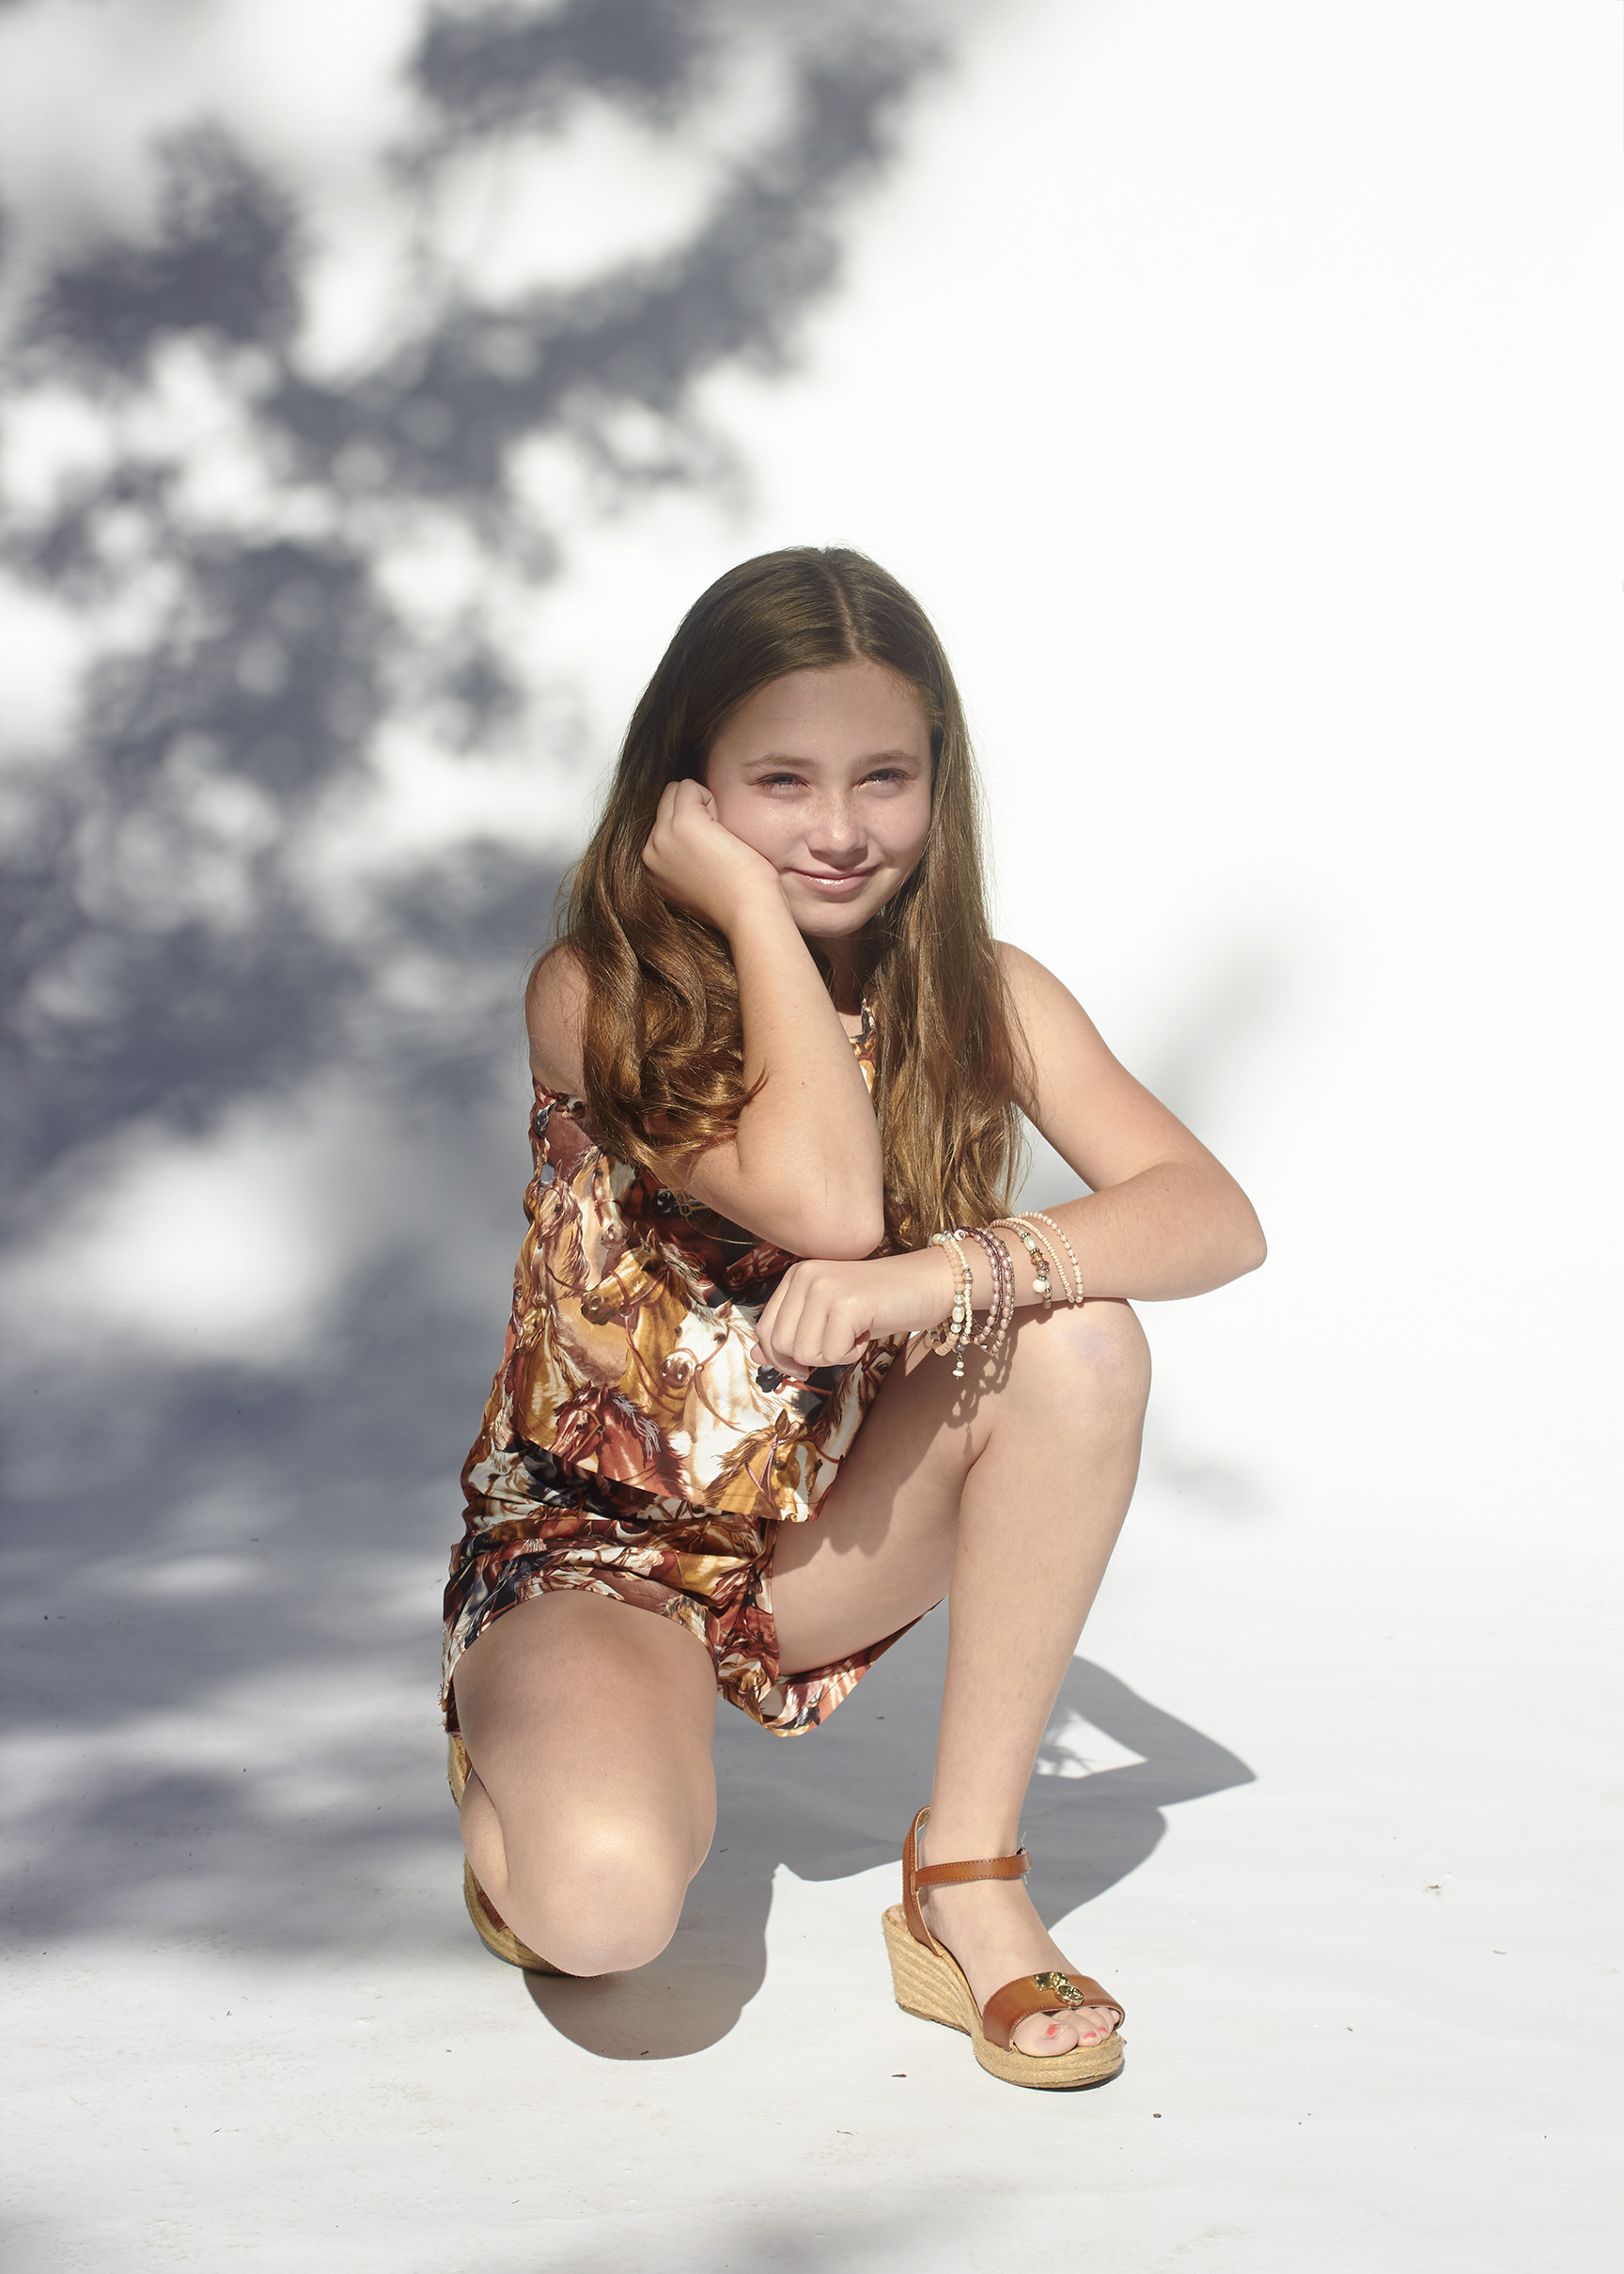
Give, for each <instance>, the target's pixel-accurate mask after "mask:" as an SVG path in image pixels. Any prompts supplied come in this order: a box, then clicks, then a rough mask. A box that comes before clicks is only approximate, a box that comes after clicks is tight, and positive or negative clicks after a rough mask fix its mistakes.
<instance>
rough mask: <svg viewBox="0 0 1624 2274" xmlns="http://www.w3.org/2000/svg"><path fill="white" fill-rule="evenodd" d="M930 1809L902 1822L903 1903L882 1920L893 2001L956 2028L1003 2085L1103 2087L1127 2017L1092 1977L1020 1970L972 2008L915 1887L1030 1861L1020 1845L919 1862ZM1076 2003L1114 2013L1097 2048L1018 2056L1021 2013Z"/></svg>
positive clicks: (1021, 1870)
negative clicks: (1015, 2040)
mask: <svg viewBox="0 0 1624 2274" xmlns="http://www.w3.org/2000/svg"><path fill="white" fill-rule="evenodd" d="M929 1813H930V1811H929V1809H928V1808H922V1809H921V1810H920V1811H919V1813H918V1814H917V1815H916V1816H915V1817H914V1821H913V1823H912V1824H911V1825H910V1826H909V1827H908V1839H907V1843H906V1844H905V1845H904V1847H903V1850H902V1901H901V1903H900V1904H899V1905H898V1904H893V1905H892V1906H891V1908H890V1909H889V1910H888V1911H887V1912H886V1913H885V1914H884V1917H883V1919H882V1921H881V1923H882V1926H883V1927H884V1929H885V1948H886V1950H887V1952H888V1953H890V1958H891V1983H892V1987H893V1988H894V1989H895V1991H896V1993H897V2002H898V2005H899V2006H900V2007H901V2008H902V2011H903V2012H904V2013H905V2014H914V2015H917V2017H918V2018H919V2019H920V2020H921V2021H940V2022H942V2023H944V2024H945V2027H946V2028H948V2029H950V2030H962V2031H963V2032H964V2034H965V2036H967V2037H968V2038H969V2040H970V2042H971V2045H972V2046H973V2047H975V2051H976V2060H977V2061H978V2062H980V2063H981V2066H982V2067H983V2068H984V2069H986V2070H987V2071H988V2072H989V2073H990V2074H991V2075H992V2076H993V2077H999V2078H1003V2080H1004V2082H1005V2083H1006V2084H1023V2085H1031V2086H1034V2087H1035V2088H1036V2089H1037V2090H1038V2091H1039V2092H1050V2093H1057V2092H1060V2093H1063V2092H1073V2091H1076V2090H1077V2089H1079V2088H1080V2087H1083V2086H1085V2085H1093V2084H1104V2083H1105V2082H1106V2081H1107V2080H1108V2079H1109V2078H1113V2077H1115V2076H1116V2072H1117V2070H1118V2069H1120V2067H1121V2066H1122V2061H1123V2048H1122V2040H1121V2038H1120V2036H1119V2035H1118V2034H1117V2031H1119V2030H1120V2028H1121V2026H1122V2023H1123V2021H1124V2019H1125V2018H1126V2015H1125V2012H1124V2009H1123V2006H1122V2002H1121V2000H1120V1999H1117V1998H1113V1997H1112V1995H1111V1993H1110V1992H1109V1991H1108V1990H1105V1989H1102V1988H1101V1985H1100V1984H1099V1983H1097V1982H1096V1981H1095V1980H1094V1979H1093V1977H1092V1975H1089V1974H1058V1973H1055V1974H1023V1975H1021V1976H1020V1977H1019V1979H1018V1980H1016V1981H1014V1982H1007V1983H1006V1984H1004V1987H1003V1988H1002V1989H1001V1990H995V1991H994V1992H993V1994H992V1997H991V1998H989V1999H988V2000H987V2005H986V2010H985V2011H984V2012H983V2011H982V2010H981V2009H980V2008H978V2007H977V2005H976V2000H975V1999H974V1998H973V1997H972V1996H971V1993H970V1984H968V1983H967V1982H966V1981H965V1979H964V1975H963V1972H962V1970H961V1968H960V1965H959V1961H958V1960H957V1959H956V1958H955V1957H954V1955H953V1953H952V1952H951V1951H947V1950H944V1948H943V1947H942V1945H941V1943H939V1942H938V1941H937V1939H936V1937H935V1936H934V1935H932V1934H931V1932H930V1929H929V1927H928V1926H927V1925H926V1923H925V1914H924V1912H923V1911H922V1910H921V1909H920V1907H919V1893H920V1890H921V1889H928V1888H932V1887H951V1886H961V1885H962V1884H963V1883H964V1882H965V1881H967V1880H971V1879H1023V1878H1024V1877H1025V1875H1026V1874H1027V1873H1028V1872H1029V1871H1030V1870H1031V1868H1032V1866H1031V1859H1030V1858H1029V1857H1028V1856H1027V1853H1026V1850H1025V1849H1024V1848H1021V1849H1018V1850H1017V1852H1016V1853H1015V1854H1014V1855H1013V1856H988V1857H984V1858H982V1859H981V1860H980V1861H979V1862H977V1863H930V1864H926V1865H923V1866H921V1864H920V1862H919V1831H920V1827H921V1826H922V1825H923V1824H924V1822H925V1819H926V1818H927V1817H928V1816H929ZM1078 2005H1102V2006H1109V2007H1110V2009H1111V2011H1112V2012H1113V2013H1114V2014H1115V2015H1116V2028H1114V2029H1113V2030H1112V2031H1111V2034H1110V2035H1109V2036H1108V2037H1102V2038H1101V2040H1100V2042H1099V2044H1098V2045H1079V2046H1074V2047H1072V2049H1071V2051H1070V2052H1069V2053H1047V2054H1045V2053H1023V2052H1021V2051H1020V2050H1019V2049H1018V2048H1017V2047H1015V2046H1013V2045H1012V2044H1011V2043H1010V2039H1011V2038H1012V2037H1013V2035H1014V2033H1015V2031H1016V2030H1017V2029H1018V2028H1019V2026H1020V2024H1021V2023H1022V2022H1023V2021H1024V2020H1025V2018H1026V2016H1027V2015H1028V2014H1063V2013H1064V2012H1065V2011H1066V2008H1067V2007H1068V2006H1078Z"/></svg>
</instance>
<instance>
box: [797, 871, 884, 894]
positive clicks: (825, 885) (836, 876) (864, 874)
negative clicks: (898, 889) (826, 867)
mask: <svg viewBox="0 0 1624 2274" xmlns="http://www.w3.org/2000/svg"><path fill="white" fill-rule="evenodd" d="M789 873H790V875H791V876H798V877H799V878H800V880H801V882H802V883H803V884H804V885H817V886H820V887H821V888H822V890H823V891H825V892H838V891H842V890H845V889H847V888H848V887H850V886H854V885H866V884H867V882H868V879H869V878H870V877H871V876H872V875H873V874H874V870H872V869H842V870H837V871H834V872H831V873H829V874H825V873H824V872H823V871H822V870H819V869H791V870H790V871H789Z"/></svg>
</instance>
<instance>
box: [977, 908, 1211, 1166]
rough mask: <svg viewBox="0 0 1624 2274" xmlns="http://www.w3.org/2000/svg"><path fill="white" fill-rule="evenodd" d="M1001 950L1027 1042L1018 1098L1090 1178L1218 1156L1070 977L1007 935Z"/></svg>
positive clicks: (1057, 1146)
mask: <svg viewBox="0 0 1624 2274" xmlns="http://www.w3.org/2000/svg"><path fill="white" fill-rule="evenodd" d="M998 955H999V960H1000V962H1001V964H1002V965H1003V968H1004V977H1005V983H1006V985H1007V987H1008V990H1009V1002H1010V1008H1011V1009H1012V1010H1013V1012H1014V1013H1015V1016H1016V1019H1017V1021H1018V1022H1019V1025H1020V1027H1021V1033H1022V1041H1023V1047H1024V1058H1025V1067H1024V1074H1025V1087H1026V1094H1025V1095H1024V1096H1023V1097H1021V1098H1019V1099H1018V1103H1019V1104H1020V1106H1022V1109H1023V1111H1024V1113H1025V1114H1026V1116H1027V1118H1028V1119H1029V1120H1030V1121H1033V1122H1034V1123H1035V1124H1036V1126H1037V1127H1038V1129H1040V1130H1041V1131H1042V1133H1043V1135H1044V1136H1045V1137H1047V1138H1048V1140H1049V1142H1050V1143H1051V1144H1052V1145H1053V1146H1054V1149H1055V1151H1056V1152H1057V1153H1059V1154H1060V1155H1061V1157H1062V1158H1063V1159H1064V1160H1066V1161H1069V1162H1070V1165H1071V1167H1072V1168H1075V1169H1076V1171H1077V1173H1078V1175H1079V1176H1080V1177H1081V1178H1082V1179H1083V1181H1084V1183H1085V1184H1088V1185H1090V1186H1092V1188H1093V1189H1094V1190H1095V1191H1096V1192H1098V1191H1100V1190H1101V1188H1102V1187H1103V1186H1105V1185H1107V1184H1122V1183H1123V1182H1125V1180H1126V1179H1127V1178H1129V1177H1131V1176H1134V1175H1136V1174H1137V1173H1138V1172H1139V1171H1140V1170H1141V1169H1142V1168H1148V1167H1150V1166H1151V1165H1153V1164H1154V1163H1156V1162H1158V1161H1172V1160H1193V1159H1201V1160H1206V1159H1209V1158H1210V1154H1208V1153H1207V1151H1206V1148H1205V1147H1204V1146H1203V1145H1202V1144H1201V1143H1200V1142H1199V1141H1198V1139H1197V1138H1195V1137H1193V1136H1192V1135H1191V1133H1190V1131H1189V1130H1188V1129H1186V1128H1185V1127H1184V1124H1183V1123H1182V1122H1181V1121H1179V1120H1178V1118H1177V1117H1176V1116H1175V1115H1174V1114H1172V1113H1169V1111H1168V1110H1167V1108H1166V1106H1163V1104H1162V1102H1161V1100H1160V1099H1159V1098H1156V1097H1154V1096H1152V1094H1151V1093H1150V1091H1149V1090H1147V1089H1146V1088H1145V1086H1144V1084H1143V1083H1141V1082H1137V1081H1135V1080H1134V1078H1133V1076H1132V1074H1130V1073H1129V1071H1128V1069H1127V1068H1126V1067H1125V1066H1124V1065H1123V1064H1122V1062H1121V1060H1120V1059H1118V1058H1116V1055H1115V1053H1114V1052H1113V1051H1112V1050H1111V1049H1110V1048H1109V1046H1108V1045H1107V1043H1106V1042H1105V1040H1104V1038H1103V1036H1102V1035H1101V1032H1100V1029H1099V1027H1096V1026H1095V1024H1094V1022H1093V1020H1092V1019H1091V1018H1090V1017H1089V1016H1088V1013H1087V1012H1086V1011H1085V1010H1084V1008H1083V1006H1082V1004H1081V1003H1080V1002H1079V1001H1078V1000H1077V997H1076V996H1074V995H1073V994H1072V992H1071V990H1070V987H1068V986H1067V985H1066V983H1065V981H1064V980H1058V979H1056V978H1055V976H1054V972H1053V971H1050V970H1048V969H1047V968H1046V967H1045V966H1044V965H1043V964H1040V963H1039V962H1038V959H1037V957H1036V956H1035V955H1028V954H1027V953H1026V952H1025V950H1024V949H1021V948H1011V947H1009V946H1007V944H1006V943H1005V942H1004V941H1002V940H1000V941H999V943H998Z"/></svg>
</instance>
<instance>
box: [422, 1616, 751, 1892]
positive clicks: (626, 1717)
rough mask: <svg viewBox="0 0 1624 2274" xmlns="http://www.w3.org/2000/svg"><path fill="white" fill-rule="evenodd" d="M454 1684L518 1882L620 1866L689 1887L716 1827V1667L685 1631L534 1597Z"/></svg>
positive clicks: (511, 1877)
mask: <svg viewBox="0 0 1624 2274" xmlns="http://www.w3.org/2000/svg"><path fill="white" fill-rule="evenodd" d="M454 1686H455V1690H456V1696H457V1717H458V1721H459V1724H460V1726H461V1732H462V1741H463V1743H464V1745H465V1746H466V1747H467V1749H468V1757H469V1759H470V1761H471V1762H472V1764H473V1766H474V1770H475V1773H476V1777H477V1779H478V1780H479V1783H480V1785H481V1786H482V1788H483V1790H484V1792H485V1794H486V1795H487V1796H489V1799H490V1802H491V1804H492V1807H493V1808H494V1811H495V1814H496V1817H497V1820H498V1822H499V1824H500V1827H501V1842H502V1848H503V1858H502V1863H503V1875H504V1876H505V1877H506V1878H507V1880H508V1881H509V1882H510V1883H512V1882H515V1881H517V1882H521V1883H523V1882H524V1881H526V1880H530V1879H541V1880H544V1881H546V1882H547V1883H548V1884H550V1885H552V1886H554V1887H556V1886H557V1885H558V1884H559V1878H560V1874H563V1875H565V1876H568V1875H570V1874H571V1873H572V1872H575V1871H578V1870H579V1869H580V1868H581V1866H582V1862H583V1859H584V1858H598V1859H600V1862H601V1864H602V1865H604V1866H610V1865H612V1864H613V1862H614V1860H615V1858H617V1857H619V1858H623V1859H624V1861H625V1863H626V1864H627V1866H628V1867H629V1868H631V1869H632V1870H633V1871H636V1870H638V1868H639V1867H641V1868H642V1869H644V1870H647V1869H648V1867H653V1868H654V1869H655V1871H656V1873H657V1874H664V1875H665V1876H667V1877H675V1878H676V1879H677V1880H678V1882H679V1885H680V1886H686V1884H687V1882H688V1880H689V1879H690V1878H692V1876H693V1874H695V1872H696V1871H697V1870H698V1868H699V1866H700V1864H701V1863H702V1862H703V1861H704V1859H705V1854H706V1851H707V1849H708V1848H709V1847H710V1844H711V1833H712V1831H713V1830H714V1828H715V1821H716V1786H715V1780H714V1777H713V1775H712V1772H711V1737H712V1734H713V1733H714V1729H715V1721H716V1676H715V1670H714V1668H713V1667H712V1665H711V1655H710V1653H709V1651H707V1650H706V1648H705V1647H704V1645H703V1644H702V1643H701V1642H699V1641H697V1640H696V1639H695V1637H694V1636H693V1635H691V1634H690V1633H689V1632H688V1630H687V1628H686V1627H683V1626H679V1625H678V1624H677V1623H675V1622H674V1621H672V1620H670V1619H665V1618H661V1617H660V1616H658V1615H657V1614H655V1613H653V1612H650V1611H646V1610H641V1609H637V1608H634V1607H632V1606H630V1605H628V1604H625V1603H619V1602H616V1601H615V1600H613V1599H612V1598H611V1597H608V1596H605V1595H598V1594H592V1593H589V1592H586V1591H584V1590H581V1589H570V1590H567V1591H560V1592H557V1593H554V1594H546V1595H538V1596H535V1597H533V1598H532V1599H531V1600H530V1601H529V1602H526V1603H521V1604H518V1605H516V1606H515V1607H514V1608H513V1609H512V1610H510V1611H507V1612H505V1613H504V1614H503V1616H502V1617H501V1618H499V1619H495V1620H493V1621H492V1623H491V1624H490V1625H489V1626H488V1627H487V1628H486V1629H485V1631H484V1633H483V1634H482V1635H480V1636H479V1638H478V1639H477V1640H476V1641H475V1642H474V1643H473V1644H471V1645H470V1647H469V1648H468V1650H467V1651H465V1652H464V1654H463V1655H462V1657H461V1660H460V1662H459V1664H458V1667H457V1672H456V1676H455V1681H454ZM476 1868H477V1866H476Z"/></svg>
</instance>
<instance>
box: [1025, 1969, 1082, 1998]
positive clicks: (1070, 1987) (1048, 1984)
mask: <svg viewBox="0 0 1624 2274" xmlns="http://www.w3.org/2000/svg"><path fill="white" fill-rule="evenodd" d="M1032 1979H1033V1981H1034V1982H1035V1983H1036V1984H1038V1988H1039V1989H1040V1990H1048V1991H1050V1992H1051V1993H1052V1994H1053V1996H1054V1997H1055V1998H1057V1999H1058V2000H1060V2003H1061V2004H1062V2005H1086V2004H1087V2002H1088V2000H1087V1999H1086V1998H1085V1997H1084V1995H1083V1993H1082V1991H1081V1990H1080V1989H1079V1988H1078V1987H1077V1984H1075V1983H1074V1982H1073V1981H1071V1980H1070V1977H1069V1976H1067V1975H1065V1974H1034V1975H1033V1977H1032Z"/></svg>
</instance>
